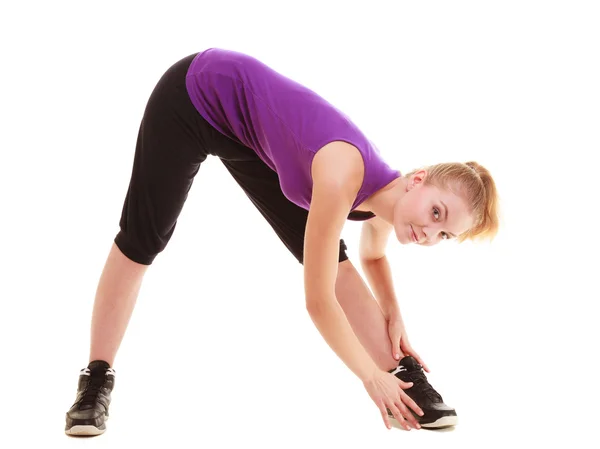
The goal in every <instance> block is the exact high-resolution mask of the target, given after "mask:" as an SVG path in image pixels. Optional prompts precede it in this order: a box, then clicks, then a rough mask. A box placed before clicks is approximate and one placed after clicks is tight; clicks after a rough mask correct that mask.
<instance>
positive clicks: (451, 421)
mask: <svg viewBox="0 0 600 449" xmlns="http://www.w3.org/2000/svg"><path fill="white" fill-rule="evenodd" d="M457 423H458V417H456V416H442V417H441V418H440V419H438V420H436V421H434V422H432V423H428V424H421V427H423V428H425V429H443V428H444V427H452V426H455V425H456V424H457Z"/></svg>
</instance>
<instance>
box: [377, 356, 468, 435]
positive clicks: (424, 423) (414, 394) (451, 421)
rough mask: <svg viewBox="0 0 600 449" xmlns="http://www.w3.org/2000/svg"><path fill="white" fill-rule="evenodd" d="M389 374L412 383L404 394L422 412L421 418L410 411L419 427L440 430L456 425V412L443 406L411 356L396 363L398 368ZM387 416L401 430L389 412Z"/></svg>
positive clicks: (439, 397)
mask: <svg viewBox="0 0 600 449" xmlns="http://www.w3.org/2000/svg"><path fill="white" fill-rule="evenodd" d="M390 373H392V374H394V375H395V376H396V377H398V378H399V379H400V380H402V381H403V382H412V383H413V386H412V387H410V388H408V389H406V390H404V392H405V393H406V394H407V395H408V396H409V397H410V398H411V399H412V400H413V401H415V402H416V403H417V405H418V406H419V407H421V410H423V413H424V414H423V416H419V415H417V414H416V413H414V412H413V411H412V410H411V412H412V414H413V415H414V416H415V417H416V419H417V422H418V423H419V424H420V425H421V427H424V428H428V429H440V428H443V427H451V426H455V425H456V423H457V422H458V418H457V416H456V410H454V409H453V408H451V407H448V406H447V405H446V404H444V400H443V399H442V396H441V395H440V394H439V393H438V392H437V391H435V390H434V388H433V387H432V386H431V384H430V383H429V382H428V381H427V377H425V373H424V372H423V367H422V366H421V365H420V364H419V363H418V362H417V361H416V360H415V359H414V358H413V357H412V356H409V355H408V356H406V357H403V358H402V360H400V362H399V363H398V367H397V368H394V369H393V370H391V371H390ZM409 410H410V408H409ZM388 415H389V417H390V418H391V423H392V424H393V425H394V426H395V427H400V428H401V426H400V424H399V423H398V421H396V419H395V418H394V417H393V416H392V414H391V413H390V411H389V410H388Z"/></svg>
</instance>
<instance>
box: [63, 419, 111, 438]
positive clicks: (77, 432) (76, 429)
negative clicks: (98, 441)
mask: <svg viewBox="0 0 600 449" xmlns="http://www.w3.org/2000/svg"><path fill="white" fill-rule="evenodd" d="M104 420H105V421H108V416H106V417H105V418H104ZM104 432H106V426H105V425H102V428H99V427H96V426H91V425H85V426H77V425H75V426H73V427H71V428H70V429H68V430H65V433H66V434H67V435H71V436H77V437H85V436H90V437H92V436H97V435H102V434H103V433H104Z"/></svg>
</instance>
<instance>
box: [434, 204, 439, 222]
mask: <svg viewBox="0 0 600 449" xmlns="http://www.w3.org/2000/svg"><path fill="white" fill-rule="evenodd" d="M433 216H434V217H435V219H436V220H439V219H440V210H439V209H438V208H437V207H434V208H433Z"/></svg>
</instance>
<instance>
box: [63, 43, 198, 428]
mask: <svg viewBox="0 0 600 449" xmlns="http://www.w3.org/2000/svg"><path fill="white" fill-rule="evenodd" d="M194 56H195V55H190V56H188V57H186V58H183V59H182V60H180V61H179V62H177V63H175V64H174V65H173V66H172V67H171V68H170V69H169V70H167V71H166V72H165V74H164V75H163V76H162V77H161V79H160V80H159V82H158V83H157V85H156V87H155V88H154V90H153V91H152V94H151V95H150V98H149V100H148V104H147V105H146V110H145V112H144V117H143V119H142V122H141V125H140V128H139V132H138V138H137V146H136V150H135V157H134V161H133V168H132V173H131V180H130V183H129V188H128V190H127V194H126V196H125V201H124V204H123V209H122V214H121V220H120V222H119V225H120V230H119V232H118V234H117V235H116V236H115V239H114V242H113V244H112V247H111V249H110V252H109V254H108V258H107V260H106V263H105V266H104V269H103V271H102V275H101V277H100V281H99V284H98V287H97V290H96V298H95V300H94V309H93V314H92V325H91V342H90V353H89V364H88V366H87V368H85V369H83V370H82V371H81V373H80V377H79V385H78V388H77V396H76V398H75V402H74V403H73V405H72V406H71V408H70V409H69V411H68V412H67V416H66V426H65V432H66V433H67V434H69V435H98V434H101V433H103V432H104V431H105V429H106V427H105V419H106V417H107V416H108V408H109V405H110V400H111V392H112V389H113V387H114V382H115V371H114V370H113V369H112V368H111V366H112V365H113V363H114V359H115V357H116V354H117V351H118V348H119V346H120V344H121V341H122V339H123V336H124V334H125V331H126V328H127V325H128V323H129V320H130V317H131V314H132V312H133V309H134V305H135V302H136V299H137V296H138V293H139V291H140V287H141V284H142V279H143V277H144V274H145V273H146V271H147V269H148V266H149V265H151V264H152V262H153V260H154V259H155V257H156V256H157V255H158V254H159V253H160V252H161V251H163V250H164V249H165V247H166V245H167V243H168V242H169V240H170V238H171V236H172V234H173V232H174V230H175V226H176V224H177V219H178V217H179V214H180V212H181V210H182V208H183V205H184V203H185V201H186V199H187V196H188V192H189V190H190V188H191V186H192V183H193V180H194V177H195V175H196V173H197V172H198V170H199V168H200V164H201V163H202V162H203V161H204V160H205V159H206V157H207V154H208V153H207V150H206V146H205V143H206V140H207V139H206V137H207V136H206V129H205V128H203V126H205V122H202V121H201V120H200V119H199V114H198V113H197V111H196V110H195V108H194V107H193V105H192V104H191V102H190V99H189V96H188V95H187V89H186V86H185V75H186V73H187V68H188V67H189V64H190V63H191V61H192V59H193V57H194Z"/></svg>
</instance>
